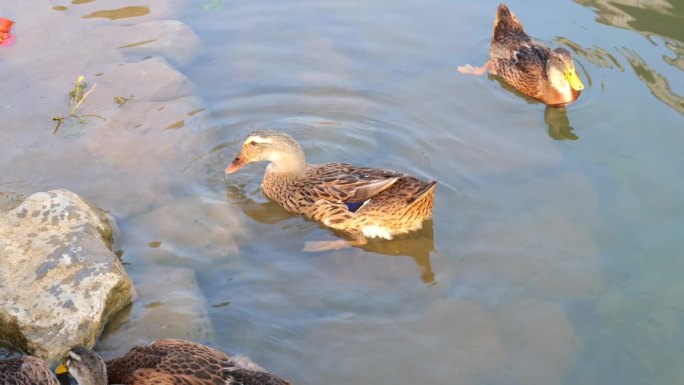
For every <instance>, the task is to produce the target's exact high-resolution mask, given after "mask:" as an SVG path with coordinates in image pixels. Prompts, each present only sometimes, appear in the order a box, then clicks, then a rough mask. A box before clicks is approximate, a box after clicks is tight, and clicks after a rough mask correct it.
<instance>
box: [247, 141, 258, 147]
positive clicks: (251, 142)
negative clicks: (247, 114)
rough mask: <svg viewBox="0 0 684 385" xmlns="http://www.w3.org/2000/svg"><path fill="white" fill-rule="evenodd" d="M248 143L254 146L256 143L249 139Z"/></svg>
mask: <svg viewBox="0 0 684 385" xmlns="http://www.w3.org/2000/svg"><path fill="white" fill-rule="evenodd" d="M248 144H249V145H250V146H256V144H257V143H256V142H255V141H253V140H252V141H250V142H249V143H248Z"/></svg>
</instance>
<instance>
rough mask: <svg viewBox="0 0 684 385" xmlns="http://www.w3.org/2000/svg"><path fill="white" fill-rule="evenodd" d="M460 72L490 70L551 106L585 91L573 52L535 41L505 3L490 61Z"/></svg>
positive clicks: (567, 100) (497, 21)
mask: <svg viewBox="0 0 684 385" xmlns="http://www.w3.org/2000/svg"><path fill="white" fill-rule="evenodd" d="M458 70H459V72H461V73H465V74H472V75H482V74H484V73H485V72H487V71H489V72H490V73H491V74H492V75H496V76H499V77H500V78H501V79H503V80H504V81H505V82H506V83H508V84H510V85H511V86H513V87H515V88H516V89H517V90H518V91H520V92H522V93H524V94H526V95H529V96H531V97H533V98H535V99H538V100H541V101H542V102H544V103H546V104H548V105H550V106H564V105H566V104H568V103H570V102H572V101H574V100H575V99H577V98H578V97H579V95H580V93H581V92H582V90H583V89H584V85H583V84H582V81H581V80H580V78H579V76H578V75H577V72H576V71H575V64H574V62H573V59H572V55H571V54H570V52H569V51H568V50H566V49H565V48H556V49H554V50H553V51H552V50H551V49H550V48H548V47H547V46H546V45H544V44H543V43H541V42H538V41H535V40H533V39H532V38H531V37H530V36H529V35H528V34H527V33H526V32H525V29H524V28H523V26H522V23H521V22H520V20H518V18H517V16H515V14H514V13H513V12H511V11H510V10H509V9H508V7H507V6H506V5H505V4H500V5H499V8H498V10H497V12H496V19H495V20H494V33H493V35H492V42H491V44H490V47H489V61H488V62H487V63H485V65H484V66H482V67H473V66H471V65H465V66H462V67H459V68H458Z"/></svg>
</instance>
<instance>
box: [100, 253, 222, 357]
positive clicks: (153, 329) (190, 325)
mask: <svg viewBox="0 0 684 385" xmlns="http://www.w3.org/2000/svg"><path fill="white" fill-rule="evenodd" d="M135 277H140V278H139V279H136V285H135V287H136V290H137V292H138V298H137V299H136V301H135V303H134V304H133V306H132V307H131V308H130V312H125V311H124V312H121V313H119V314H118V315H117V316H116V317H114V318H113V319H112V320H111V321H110V322H109V324H107V327H106V328H105V330H104V332H103V333H102V336H100V339H99V341H98V342H97V347H96V349H97V351H98V352H99V353H100V354H101V355H102V357H104V358H105V359H108V358H113V357H117V356H120V355H123V354H125V353H126V352H127V351H128V350H129V349H130V348H132V347H133V346H135V345H147V344H149V343H150V342H152V341H154V340H158V339H161V338H180V339H185V340H190V341H197V342H203V343H210V342H211V341H212V339H213V331H212V326H211V320H210V319H209V313H208V311H207V304H206V301H205V299H204V295H203V294H202V292H201V290H200V288H199V286H198V284H197V279H196V278H195V272H194V271H193V270H192V269H189V268H179V267H167V266H153V267H148V268H145V269H143V270H142V271H139V272H138V273H136V274H135V275H134V278H135Z"/></svg>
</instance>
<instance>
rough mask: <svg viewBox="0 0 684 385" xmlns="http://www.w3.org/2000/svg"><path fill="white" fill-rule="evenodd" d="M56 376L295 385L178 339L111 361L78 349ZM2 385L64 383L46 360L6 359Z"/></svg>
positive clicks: (90, 384)
mask: <svg viewBox="0 0 684 385" xmlns="http://www.w3.org/2000/svg"><path fill="white" fill-rule="evenodd" d="M55 372H56V373H57V374H61V373H67V372H68V373H69V374H70V375H71V376H72V377H74V379H75V380H76V381H77V382H78V384H79V385H106V384H107V383H108V382H109V383H114V384H123V385H152V384H156V385H176V384H192V385H216V384H222V385H291V384H290V383H289V382H287V381H285V380H283V379H281V378H278V377H276V376H274V375H272V374H270V373H268V372H266V371H265V370H264V369H262V368H261V367H259V366H258V365H256V364H254V363H253V362H252V361H250V360H249V359H248V358H246V357H237V358H236V357H229V356H228V355H226V354H224V353H222V352H220V351H218V350H216V349H212V348H210V347H207V346H204V345H201V344H197V343H194V342H189V341H183V340H173V339H164V340H158V341H155V342H153V343H151V344H149V345H146V346H136V347H134V348H133V349H131V350H130V351H129V352H128V353H126V355H124V356H123V357H120V358H115V359H113V360H111V361H107V362H106V363H105V362H103V361H102V359H101V358H100V356H99V355H97V353H95V352H94V351H92V350H90V349H87V348H84V347H75V348H73V349H71V350H70V351H69V353H68V356H67V359H66V361H65V363H64V364H62V365H60V366H58V367H57V369H56V370H55ZM0 384H17V385H24V384H26V385H29V384H30V385H60V384H59V381H57V378H56V377H55V376H54V374H52V372H51V371H50V368H49V367H48V365H47V364H46V363H45V361H43V360H41V359H39V358H36V357H31V356H25V357H20V358H15V359H11V360H5V361H0Z"/></svg>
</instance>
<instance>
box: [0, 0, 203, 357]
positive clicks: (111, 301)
mask: <svg viewBox="0 0 684 385" xmlns="http://www.w3.org/2000/svg"><path fill="white" fill-rule="evenodd" d="M51 3H52V6H47V5H46V4H42V3H26V4H21V5H18V6H17V7H15V8H13V9H10V10H4V11H9V13H10V14H8V15H5V16H9V17H11V18H12V19H13V20H15V21H16V25H15V28H14V29H13V32H14V33H15V34H16V35H17V41H16V44H14V45H13V46H12V47H10V48H8V49H3V51H2V52H0V59H1V60H3V61H4V63H5V64H6V65H8V66H9V68H10V69H14V70H13V71H12V72H13V77H12V79H13V80H11V81H7V82H6V83H5V84H4V85H3V87H4V89H3V93H4V94H5V95H11V94H13V93H19V92H20V91H21V92H25V91H26V87H28V88H30V89H33V91H32V92H33V93H34V94H38V95H42V97H41V100H40V104H39V106H36V104H35V102H33V103H26V102H22V101H21V100H15V99H11V98H10V99H3V101H2V108H3V114H4V115H5V118H4V119H3V120H5V121H6V122H7V123H8V124H9V125H11V126H13V127H22V126H27V127H30V126H34V125H35V122H36V121H43V122H45V135H46V136H41V137H40V138H38V137H36V136H35V135H34V136H29V135H27V134H23V135H25V136H23V137H22V132H21V131H14V132H9V131H5V132H0V140H5V139H7V142H8V143H12V141H11V140H10V137H9V136H7V137H5V135H14V136H13V137H12V138H11V139H12V140H15V141H17V140H18V141H20V142H21V143H22V146H17V147H15V148H14V149H11V148H10V149H9V152H8V153H6V154H4V159H5V160H9V161H12V162H13V163H14V162H16V164H17V169H18V170H19V169H22V168H24V167H22V164H24V163H26V162H30V159H31V156H32V155H31V151H46V150H48V149H49V148H50V147H51V144H50V143H49V142H50V141H49V140H46V139H50V136H51V137H52V138H53V139H59V138H63V139H66V140H76V141H78V147H77V148H75V150H77V151H86V152H88V154H87V156H84V157H83V158H82V159H83V163H79V164H72V163H65V164H61V165H57V167H55V172H52V173H51V172H50V171H48V174H50V175H51V176H53V177H54V178H55V180H62V181H66V182H67V183H66V184H65V185H63V186H65V187H68V186H69V183H68V181H70V180H73V178H75V177H78V178H91V179H93V181H94V183H93V187H92V188H93V190H92V191H90V190H88V188H89V187H86V191H80V193H82V194H83V195H84V196H88V197H93V196H98V197H104V199H100V198H98V201H97V202H96V204H97V206H98V207H106V208H108V209H112V210H114V212H115V213H116V215H117V216H123V217H130V216H135V215H139V214H144V213H145V212H146V210H148V209H149V207H150V203H149V202H150V201H151V200H152V198H151V197H154V194H155V192H154V191H158V190H169V188H168V186H170V185H171V184H172V180H171V179H169V178H168V177H162V175H164V174H165V173H164V172H163V170H162V168H163V167H164V159H166V161H167V163H168V160H169V159H171V158H175V159H178V162H181V163H182V162H186V161H187V159H189V158H190V157H191V155H189V154H187V153H186V152H185V151H184V149H185V148H186V146H187V145H188V144H187V143H188V142H190V140H188V139H189V137H192V136H194V135H195V134H197V133H199V132H202V131H205V130H207V129H209V128H210V127H211V124H212V121H211V116H210V114H209V113H208V112H207V111H206V108H205V105H204V102H203V100H202V99H201V98H199V97H197V96H196V95H195V89H194V85H193V84H192V82H190V81H189V80H188V79H187V78H186V77H185V76H184V75H183V74H182V73H181V72H179V71H178V70H177V69H176V68H175V67H174V66H176V65H181V66H182V65H186V64H188V63H190V62H192V61H193V60H194V59H195V57H196V55H197V53H198V50H199V47H200V41H199V38H198V37H197V36H196V35H195V33H194V32H193V31H192V29H191V28H190V27H189V26H188V25H186V24H184V23H182V22H180V21H177V20H174V17H176V16H177V15H178V14H179V12H180V10H182V9H183V7H184V6H185V3H184V1H179V0H153V1H149V2H147V3H146V5H145V6H144V7H138V6H133V5H131V4H128V2H126V1H124V2H120V1H108V0H103V1H98V2H60V1H52V2H51ZM134 8H135V9H134ZM52 34H59V35H60V40H61V41H69V42H72V43H70V44H68V46H61V47H60V46H57V45H55V44H53V39H51V35H52ZM62 38H63V39H62ZM38 52H40V55H37V53H38ZM79 76H83V77H84V79H85V83H87V85H85V84H84V87H87V89H88V90H90V89H92V88H94V86H95V85H96V89H95V90H93V92H92V93H91V94H89V95H88V97H87V99H86V100H84V101H83V103H82V105H81V106H79V107H78V109H75V112H74V113H72V114H69V110H70V107H71V106H69V97H70V96H69V89H70V87H72V86H73V84H74V81H75V80H76V78H77V77H79ZM70 85H71V86H70ZM72 97H73V95H72ZM122 100H125V102H121V101H122ZM38 114H40V115H41V116H40V117H38V116H37V115H38ZM53 116H54V117H61V118H63V119H62V122H60V124H59V125H57V124H56V122H52V121H51V120H50V117H53ZM48 130H49V131H48ZM95 133H96V134H95ZM17 134H18V135H17ZM161 136H163V140H162V138H161ZM41 140H42V142H40V141H41ZM25 144H31V146H30V147H31V148H32V150H31V151H26V149H25V148H23V146H24V145H25ZM195 144H196V143H195ZM169 154H173V156H169ZM92 162H98V163H102V162H106V163H108V164H110V167H111V169H112V170H113V172H112V174H111V175H107V176H101V175H97V176H93V175H92V174H91V173H92V172H93V171H92V170H91V168H90V167H89V164H90V163H92ZM52 166H54V165H47V167H48V168H49V167H52ZM141 170H146V172H147V173H149V175H156V176H157V178H156V180H155V181H154V185H155V187H154V189H153V188H152V187H151V186H137V187H138V188H136V190H135V191H132V192H131V193H130V194H129V195H127V196H120V195H112V194H109V195H104V196H103V195H102V194H101V193H98V192H101V191H103V190H104V191H106V190H107V189H108V187H107V185H113V184H117V183H121V182H122V180H126V179H127V178H126V177H125V175H132V174H140V172H141ZM122 175H124V177H122ZM143 177H144V176H143ZM8 180H9V181H14V180H21V179H17V178H16V176H15V175H11V171H10V175H3V176H0V182H4V183H2V184H4V185H5V187H3V190H8V189H9V190H12V185H11V183H10V185H9V186H7V185H8V182H7V181H8ZM79 180H80V179H79ZM12 183H13V182H12ZM46 184H47V185H54V182H53V183H51V182H49V181H48V182H47V183H46ZM164 186H166V187H164ZM19 187H20V188H18V189H16V190H15V191H20V192H21V193H26V194H27V195H28V194H31V195H30V196H29V197H27V198H24V197H23V196H22V195H21V194H19V193H11V192H5V193H3V192H0V260H2V261H3V264H4V266H3V269H1V270H0V341H4V344H5V345H6V346H5V345H2V346H0V353H2V352H3V351H5V352H8V353H7V354H12V351H15V350H17V349H18V350H21V351H23V352H24V353H28V354H31V355H35V356H37V357H39V358H42V359H45V360H47V361H49V362H53V363H54V362H56V361H57V360H59V359H62V358H63V357H64V355H65V354H66V352H67V351H68V350H69V348H71V347H73V346H75V345H86V346H94V345H95V343H96V341H97V340H98V338H99V337H100V335H101V333H102V331H103V329H104V327H105V325H107V323H108V322H111V325H112V326H111V328H110V329H115V330H117V332H116V333H111V332H110V333H106V334H105V335H103V336H102V337H103V338H102V341H101V346H99V349H100V350H101V351H103V352H104V353H105V354H107V353H111V354H116V353H120V352H121V351H122V350H123V349H127V348H130V346H132V345H135V344H140V343H147V342H150V341H152V340H154V339H157V338H163V337H176V338H178V337H182V338H186V339H193V340H197V341H204V342H207V341H209V340H211V338H212V329H211V323H210V321H209V317H208V313H207V309H206V303H205V300H204V298H203V295H202V293H201V290H200V289H199V287H198V285H197V281H196V278H195V273H194V271H192V270H191V269H187V268H171V267H149V268H147V270H146V272H145V273H144V274H146V275H147V274H153V276H157V277H162V276H163V277H164V279H170V280H173V281H174V282H175V283H176V285H174V287H173V288H168V287H167V288H165V289H164V291H163V292H161V291H160V290H161V289H160V288H159V287H158V286H160V285H156V286H155V285H154V283H151V282H149V281H146V282H141V283H140V285H139V286H140V290H139V292H140V293H141V294H142V299H139V300H138V301H135V302H134V303H133V304H131V301H132V300H133V299H134V298H135V292H136V290H135V289H134V287H133V280H131V278H129V276H128V274H127V272H126V271H125V269H124V266H123V264H122V262H121V260H120V258H119V257H118V256H117V254H116V253H115V250H117V248H116V247H114V244H115V242H116V233H117V225H116V221H115V220H114V218H113V217H112V215H110V214H108V213H106V212H104V211H102V210H101V209H98V208H96V206H95V205H94V204H92V203H90V202H89V201H88V200H86V198H83V197H81V196H80V195H77V194H75V193H73V192H71V191H68V190H49V191H47V192H38V193H35V194H34V193H33V192H34V191H35V189H36V187H33V188H31V187H29V188H26V187H24V186H21V185H19ZM60 187H61V186H60ZM150 269H152V270H154V269H156V270H155V271H149V270H150ZM134 278H135V277H134ZM150 325H153V326H150ZM153 329H154V330H153ZM0 355H2V354H0Z"/></svg>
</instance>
